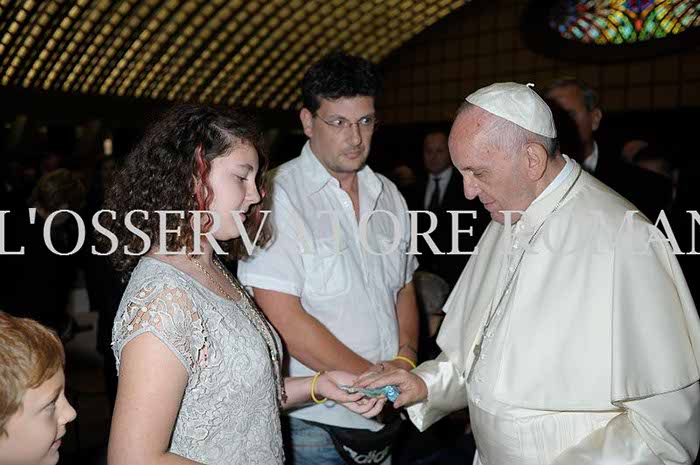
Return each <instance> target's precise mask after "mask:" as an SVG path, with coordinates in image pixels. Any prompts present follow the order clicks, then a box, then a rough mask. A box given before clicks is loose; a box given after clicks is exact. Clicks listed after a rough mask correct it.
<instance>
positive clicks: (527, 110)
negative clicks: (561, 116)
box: [466, 82, 557, 138]
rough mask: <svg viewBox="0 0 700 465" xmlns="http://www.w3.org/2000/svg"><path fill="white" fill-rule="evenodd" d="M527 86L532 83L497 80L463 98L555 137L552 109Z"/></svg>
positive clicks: (513, 121)
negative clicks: (524, 83)
mask: <svg viewBox="0 0 700 465" xmlns="http://www.w3.org/2000/svg"><path fill="white" fill-rule="evenodd" d="M531 86H533V84H528V85H523V84H517V83H515V82H498V83H496V84H491V85H490V86H487V87H482V88H481V89H479V90H477V91H476V92H474V93H472V94H470V95H469V96H468V97H467V98H466V100H467V102H469V103H471V104H472V105H476V106H477V107H479V108H481V109H483V110H486V111H488V112H489V113H492V114H494V115H496V116H498V117H501V118H503V119H506V120H508V121H510V122H511V123H514V124H517V125H518V126H520V127H521V128H523V129H527V130H528V131H530V132H534V133H535V134H539V135H541V136H545V137H549V138H555V137H557V130H556V128H555V127H554V118H553V117H552V110H550V109H549V106H547V104H546V103H545V101H544V100H542V97H540V96H539V95H537V92H535V91H534V90H532V87H531Z"/></svg>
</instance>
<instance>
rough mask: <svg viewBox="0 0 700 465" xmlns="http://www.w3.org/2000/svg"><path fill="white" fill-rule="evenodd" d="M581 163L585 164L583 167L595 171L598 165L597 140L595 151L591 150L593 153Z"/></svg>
mask: <svg viewBox="0 0 700 465" xmlns="http://www.w3.org/2000/svg"><path fill="white" fill-rule="evenodd" d="M581 165H582V166H583V169H585V170H586V171H588V172H589V173H594V172H595V169H596V168H597V167H598V143H597V142H596V141H593V151H591V154H590V155H588V156H587V157H586V159H585V160H583V163H581Z"/></svg>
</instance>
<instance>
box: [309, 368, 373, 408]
mask: <svg viewBox="0 0 700 465" xmlns="http://www.w3.org/2000/svg"><path fill="white" fill-rule="evenodd" d="M356 380H357V376H355V375H353V374H351V373H346V372H344V371H328V372H326V373H322V374H321V375H319V377H318V379H317V380H316V386H315V389H314V393H315V394H316V397H319V396H321V397H325V398H327V399H330V400H332V401H335V402H338V403H339V404H342V405H343V407H345V408H347V409H348V410H350V411H351V412H355V413H358V414H360V415H362V416H363V417H365V418H372V417H374V416H376V415H377V414H379V412H381V411H382V408H383V407H384V404H385V403H386V398H380V399H374V398H369V397H365V396H364V394H362V393H360V392H357V393H355V394H348V393H347V392H346V391H344V390H342V389H340V388H339V387H338V386H341V385H346V386H352V385H353V384H355V381H356Z"/></svg>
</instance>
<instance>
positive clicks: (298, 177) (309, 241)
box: [238, 142, 418, 430]
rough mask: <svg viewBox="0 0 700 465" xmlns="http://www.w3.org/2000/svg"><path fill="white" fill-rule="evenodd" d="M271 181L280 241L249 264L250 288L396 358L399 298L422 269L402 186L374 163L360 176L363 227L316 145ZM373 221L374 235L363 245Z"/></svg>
mask: <svg viewBox="0 0 700 465" xmlns="http://www.w3.org/2000/svg"><path fill="white" fill-rule="evenodd" d="M271 176H272V191H271V195H272V207H271V210H272V213H271V218H270V219H268V220H272V226H273V229H274V233H273V240H272V242H271V244H269V245H268V246H267V247H265V248H264V250H260V251H258V252H257V253H255V254H254V255H253V257H252V258H251V259H250V260H247V261H244V262H240V263H239V265H238V276H239V279H240V280H241V282H242V283H243V284H244V285H245V286H249V287H258V288H261V289H269V290H273V291H277V292H283V293H285V294H291V295H295V296H298V297H299V298H300V299H301V305H302V307H303V308H304V310H306V311H307V312H308V313H310V314H311V315H313V316H314V317H315V318H316V319H318V320H319V321H320V322H321V323H323V324H324V325H325V326H326V328H328V330H329V331H330V332H331V333H333V335H335V337H337V338H338V339H339V340H340V341H341V342H342V343H343V344H345V345H346V346H348V347H349V348H350V349H351V350H353V351H354V352H355V353H357V354H358V355H360V356H362V357H364V358H365V359H367V360H369V361H371V362H377V361H380V360H388V359H391V358H393V357H394V356H396V354H397V352H398V344H399V328H398V321H397V318H396V298H397V294H398V292H399V291H400V290H401V288H402V287H403V286H404V285H405V284H407V283H409V282H410V281H411V279H412V277H413V272H414V271H415V269H416V268H417V267H418V262H417V260H416V258H415V256H413V255H407V252H408V248H409V240H410V220H409V216H408V210H407V207H406V202H405V200H404V199H403V197H402V196H401V194H400V193H399V191H398V189H397V188H396V186H395V185H394V184H393V183H392V182H391V181H389V180H388V179H386V178H385V177H383V176H381V175H379V174H375V173H374V172H373V171H372V170H371V169H370V168H369V167H368V166H365V167H364V168H363V169H362V170H360V171H359V172H358V183H359V200H360V218H361V221H360V222H359V224H358V221H357V219H356V217H355V212H354V209H353V206H352V201H351V199H350V196H349V195H348V194H347V193H346V192H345V191H343V190H342V189H341V188H340V183H339V182H338V180H337V179H335V178H334V177H332V176H331V175H330V174H329V173H328V171H327V170H326V169H325V168H324V167H323V165H321V163H320V162H319V161H318V159H317V158H316V156H315V155H314V154H313V152H312V151H311V147H310V145H309V143H308V142H307V143H306V145H305V146H304V148H303V149H302V152H301V155H300V156H299V157H298V158H295V159H294V160H291V161H290V162H288V163H285V164H284V165H282V166H280V167H279V168H278V169H277V170H276V171H275V172H273V173H272V175H271ZM367 219H368V221H367ZM365 221H366V234H365V236H366V238H367V239H366V240H365V241H362V240H360V237H361V235H362V231H363V228H362V225H363V223H364V222H365ZM363 242H365V244H363ZM380 252H385V253H380ZM289 374H290V375H291V376H309V375H313V374H314V371H313V370H311V369H310V368H308V367H306V366H305V365H303V364H302V363H301V362H299V361H298V360H296V359H294V358H292V359H291V361H290V365H289ZM290 415H292V416H294V417H298V418H302V419H306V420H311V421H316V422H319V423H324V424H331V425H337V426H344V427H351V428H364V429H373V430H376V429H379V427H380V426H381V425H379V424H378V423H377V422H375V421H374V420H368V419H365V418H363V417H361V416H360V415H357V414H353V413H351V412H350V411H348V410H347V409H345V408H344V407H342V406H334V405H332V402H326V403H325V404H322V405H313V406H310V407H305V408H301V409H297V410H295V411H294V412H292V413H290Z"/></svg>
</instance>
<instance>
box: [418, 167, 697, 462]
mask: <svg viewBox="0 0 700 465" xmlns="http://www.w3.org/2000/svg"><path fill="white" fill-rule="evenodd" d="M640 188H643V186H640ZM567 192H568V194H567V195H566V196H565V194H566V193H567ZM562 197H564V200H563V201H562V200H561V199H562ZM558 203H561V204H560V206H559V208H558V209H556V211H554V213H552V211H553V210H555V207H556V206H557V204H558ZM628 210H634V207H633V206H632V205H631V204H630V203H629V202H627V201H626V200H625V199H623V198H622V197H620V196H619V195H618V194H616V193H615V192H613V191H612V190H610V189H609V188H608V187H607V186H605V185H604V184H602V183H600V182H599V181H598V180H597V179H595V178H594V177H592V176H590V175H589V174H587V173H586V172H582V171H581V169H580V166H579V165H578V164H576V162H574V161H573V160H570V159H568V158H567V164H566V167H565V168H564V169H563V170H562V172H561V173H560V174H559V176H557V178H556V179H555V180H554V181H553V182H552V184H551V185H550V186H549V187H548V189H547V190H545V192H543V193H542V195H540V196H539V197H538V199H537V200H536V201H535V202H533V203H532V204H531V205H530V206H529V207H528V208H527V210H526V211H525V213H524V214H523V216H522V218H521V219H520V221H518V222H517V223H515V224H514V225H513V226H511V227H507V226H504V225H501V224H498V223H496V222H491V224H490V225H489V227H488V229H487V230H486V232H485V234H484V235H483V237H482V239H481V241H480V242H479V246H478V249H479V250H478V254H477V255H475V256H473V257H472V258H471V259H470V260H469V264H468V265H467V267H466V268H465V270H464V272H463V273H462V276H461V278H460V280H459V282H458V284H457V286H456V287H455V290H454V292H453V293H452V295H451V296H450V298H449V300H448V302H447V303H446V305H445V311H446V313H447V316H446V317H445V321H444V322H443V325H442V329H441V331H440V334H439V336H438V344H439V345H440V348H441V349H442V351H443V352H442V354H441V355H440V356H439V357H438V358H437V359H436V360H434V361H429V362H426V363H424V364H422V365H421V366H419V367H418V368H417V369H416V370H415V371H414V372H415V373H416V374H418V375H419V376H420V377H421V378H423V380H424V381H425V382H426V384H427V386H428V391H429V394H428V399H427V401H425V402H423V403H420V404H417V405H414V406H412V407H410V408H409V409H408V412H409V415H410V417H411V420H412V421H413V422H414V423H415V424H416V426H417V427H418V428H419V429H421V430H425V429H426V428H427V427H428V426H430V425H431V424H433V423H434V422H436V421H437V420H439V419H440V418H442V417H443V416H445V415H446V414H448V413H449V412H452V411H454V410H458V409H460V408H464V407H465V406H467V405H468V407H469V412H470V417H471V423H472V429H473V432H474V436H475V439H476V443H477V448H478V455H477V458H476V459H475V463H476V464H479V463H482V464H483V465H544V464H547V465H549V464H556V465H579V464H596V465H602V464H605V465H608V464H610V465H613V464H614V465H625V464H676V463H678V464H689V463H692V461H693V459H694V458H695V456H696V454H697V451H698V443H699V442H700V411H699V409H700V407H699V406H700V388H699V386H698V379H699V375H698V372H699V369H698V360H700V322H699V320H698V316H697V312H696V310H695V306H694V304H693V301H692V298H691V296H690V292H689V290H688V287H687V284H686V282H685V279H684V278H683V275H682V273H681V270H680V268H679V266H678V262H677V260H676V258H675V256H674V255H673V253H672V250H671V247H670V246H669V244H668V243H666V242H663V241H662V240H661V239H663V236H661V235H660V233H659V230H658V229H657V228H655V227H654V226H652V225H651V224H650V223H649V222H648V220H647V219H646V218H644V217H642V216H640V215H633V216H629V215H628V216H627V220H625V218H626V216H625V215H626V212H627V211H628ZM540 225H542V228H541V230H540V232H539V234H538V235H536V236H535V239H534V240H533V242H532V244H531V245H529V246H528V242H529V241H530V240H531V238H532V237H533V233H535V231H536V230H537V229H538V227H540ZM522 253H524V255H523V256H522V261H521V262H520V266H518V262H519V261H520V256H521V254H522ZM511 278H512V279H511ZM509 281H510V285H509V286H507V284H508V282H509ZM501 297H502V299H501ZM499 300H501V304H500V305H496V303H497V302H498V301H499ZM490 313H491V314H492V318H491V323H490V324H489V325H488V328H487V330H486V331H485V332H484V334H483V341H481V336H482V331H483V328H484V325H485V324H486V322H487V320H488V319H489V314H490ZM477 344H479V345H480V347H481V350H480V352H479V351H478V350H477V351H476V352H479V354H478V356H477V357H475V355H474V353H475V350H474V349H475V346H476V345H477ZM475 359H476V360H475ZM472 365H474V366H473V373H472V375H471V377H469V372H470V370H472ZM468 379H469V380H468Z"/></svg>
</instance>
